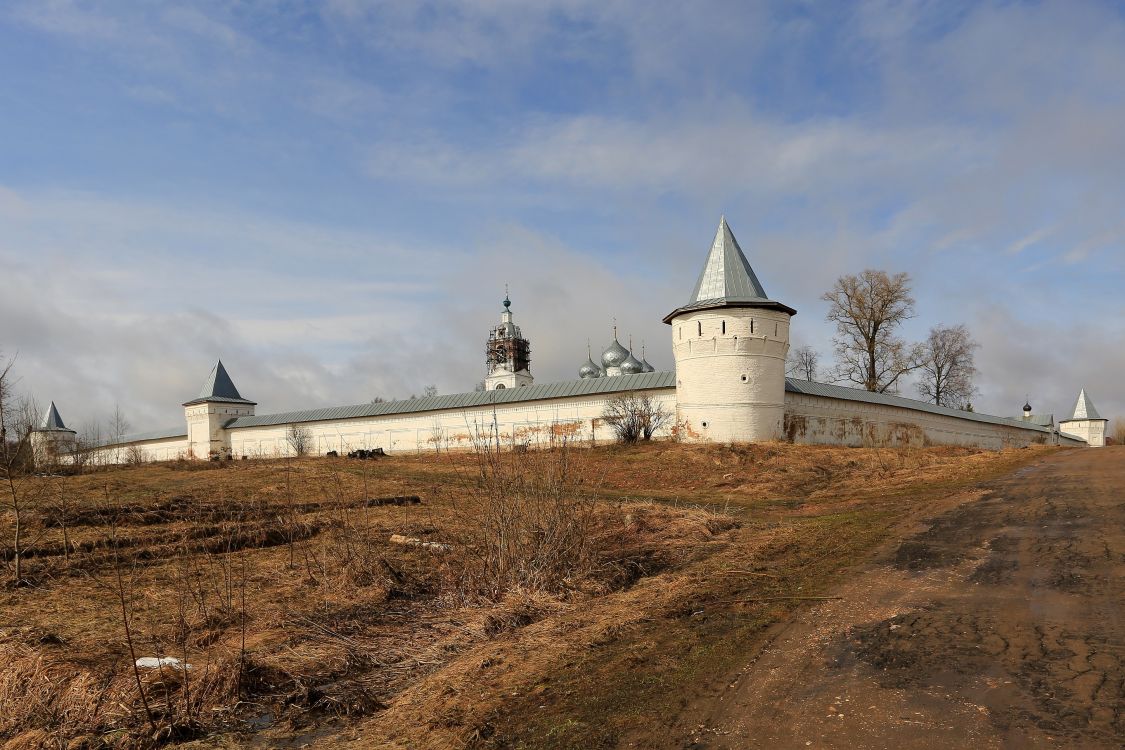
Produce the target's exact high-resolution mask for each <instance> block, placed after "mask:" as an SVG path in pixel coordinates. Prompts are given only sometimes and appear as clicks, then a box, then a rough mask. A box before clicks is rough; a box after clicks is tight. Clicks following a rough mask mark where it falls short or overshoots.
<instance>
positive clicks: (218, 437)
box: [184, 360, 257, 459]
mask: <svg viewBox="0 0 1125 750" xmlns="http://www.w3.org/2000/svg"><path fill="white" fill-rule="evenodd" d="M255 406H257V404H256V403H255V402H253V401H249V400H247V399H244V398H243V397H242V395H241V394H239V392H238V389H237V388H235V387H234V381H232V380H231V379H230V375H228V374H227V369H226V368H225V367H223V362H222V360H219V361H218V362H217V363H216V364H215V367H214V368H212V370H211V374H210V375H208V376H207V380H206V381H205V382H204V383H203V387H202V388H201V389H200V390H199V395H198V396H196V397H195V398H193V399H192V400H190V401H185V402H184V417H185V418H186V419H187V433H188V452H189V453H190V454H191V457H193V458H203V459H207V458H211V457H212V456H216V457H219V458H226V457H228V456H229V455H230V435H229V434H228V433H227V430H226V425H227V423H228V422H230V421H231V420H232V419H235V418H236V417H252V416H254V407H255Z"/></svg>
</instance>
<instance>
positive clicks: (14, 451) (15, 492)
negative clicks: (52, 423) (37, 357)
mask: <svg viewBox="0 0 1125 750" xmlns="http://www.w3.org/2000/svg"><path fill="white" fill-rule="evenodd" d="M15 361H16V360H15V357H12V358H11V359H7V360H4V359H3V358H0V482H3V485H4V490H3V496H2V497H3V500H2V502H3V507H4V508H5V510H7V511H8V513H7V514H8V515H10V516H11V519H12V582H13V583H14V584H15V585H17V586H20V585H23V584H24V583H25V579H24V571H23V558H24V552H25V549H24V547H25V545H24V535H25V533H26V531H27V514H28V512H29V510H30V508H31V506H32V505H34V503H35V499H36V498H35V497H34V496H33V495H34V494H35V485H34V484H30V483H29V482H28V476H27V474H28V469H29V468H30V467H31V465H32V456H31V434H32V431H33V429H34V426H35V414H34V412H33V411H32V408H31V406H30V403H29V402H23V403H20V402H18V401H17V399H16V394H15V377H14V376H13V374H12V367H13V366H14V365H15ZM40 486H42V485H40Z"/></svg>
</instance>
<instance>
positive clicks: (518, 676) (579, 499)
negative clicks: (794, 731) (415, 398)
mask: <svg viewBox="0 0 1125 750" xmlns="http://www.w3.org/2000/svg"><path fill="white" fill-rule="evenodd" d="M1046 450H1050V449H1046V448H1037V449H1025V450H1022V451H1007V452H1000V453H993V452H984V451H973V450H968V449H953V448H928V449H914V450H905V449H903V450H899V449H846V448H817V447H807V446H793V445H788V444H764V445H755V446H743V447H723V446H684V445H678V444H671V443H667V444H651V445H643V446H639V447H633V448H617V447H614V448H600V449H593V450H591V449H570V450H554V451H533V452H531V453H528V454H515V453H506V454H488V455H485V456H483V457H482V455H480V454H441V455H436V454H427V455H419V456H396V457H388V458H384V459H380V460H376V461H349V460H346V459H327V458H307V459H300V460H292V461H285V460H278V461H248V462H235V463H233V464H226V465H220V464H211V463H196V464H184V463H181V464H158V465H149V466H140V467H131V468H120V469H113V470H106V471H100V472H96V473H91V474H86V475H83V476H73V477H43V478H37V479H35V480H34V482H33V483H32V485H31V486H30V487H29V490H31V491H33V492H32V494H34V496H35V502H34V507H32V508H31V510H30V511H29V513H28V514H27V517H26V518H25V519H23V520H24V523H25V528H26V531H25V535H24V538H25V543H24V546H25V549H24V559H23V567H24V579H25V580H23V581H21V582H19V585H17V584H16V582H14V581H12V580H11V570H12V557H13V550H12V547H11V544H10V539H8V538H7V537H5V538H0V550H2V554H3V556H4V560H5V562H6V564H7V566H8V573H9V575H8V583H7V585H6V586H5V587H4V588H3V590H2V591H0V613H2V614H0V739H2V740H3V741H5V742H6V743H7V744H5V745H3V747H11V748H23V747H29V748H30V747H52V748H54V747H73V748H80V747H110V746H113V747H144V746H151V745H155V744H160V743H168V742H182V743H190V744H191V745H192V746H197V747H204V746H206V747H213V746H219V747H225V746H242V745H247V744H249V745H252V746H259V747H277V746H293V747H298V746H301V745H304V744H308V743H312V744H314V745H317V746H325V747H328V746H344V745H347V746H354V747H402V748H407V747H410V748H446V747H448V748H453V747H465V746H475V747H497V748H499V747H526V748H543V747H546V748H552V747H553V748H590V747H617V746H619V745H621V744H622V743H624V742H627V741H628V740H629V739H630V738H633V737H641V738H643V737H644V736H646V733H648V732H653V731H658V730H659V727H660V726H661V725H662V724H661V722H667V721H669V720H670V718H669V717H672V716H675V715H676V713H677V711H678V710H679V709H680V707H682V706H683V705H685V704H686V701H687V700H688V699H689V698H690V697H691V695H692V694H699V693H700V692H701V691H702V692H705V691H707V690H709V689H711V688H713V686H714V685H715V684H717V683H718V682H719V681H721V680H722V679H724V678H725V676H726V675H727V673H728V672H729V670H730V669H731V668H732V667H733V666H734V665H735V664H736V663H737V659H738V656H739V654H740V653H743V652H744V651H745V649H746V648H747V647H748V644H751V643H753V642H754V639H755V638H758V637H760V634H761V633H762V631H763V630H764V629H765V628H766V627H767V626H768V625H769V624H771V623H773V622H776V621H777V620H778V619H779V618H782V617H784V616H785V615H786V613H787V612H788V611H790V610H791V608H792V607H795V606H799V605H800V602H801V600H802V598H804V597H810V596H816V595H817V594H818V593H820V592H823V591H824V590H825V589H826V587H827V586H829V585H830V584H831V583H832V582H833V581H835V580H838V578H839V576H840V575H843V574H845V573H846V571H847V570H848V568H849V566H850V565H853V564H855V562H856V561H858V560H859V559H861V558H862V557H863V556H864V555H865V554H867V553H868V552H869V551H870V550H871V549H872V548H873V547H874V546H875V545H877V544H878V543H879V542H880V541H882V540H883V539H885V538H886V536H887V534H888V533H889V530H890V529H891V528H892V527H893V526H894V525H895V524H896V523H901V522H902V521H903V519H907V518H910V517H913V516H914V515H916V514H917V513H919V512H921V511H923V510H924V509H925V508H926V507H927V506H928V505H931V504H933V503H936V502H938V501H939V500H940V498H942V497H945V496H949V495H951V494H955V493H957V492H959V491H962V490H963V489H964V488H966V487H968V486H970V485H971V484H972V483H973V482H976V481H978V480H980V479H983V478H986V477H989V476H993V475H996V474H999V473H1001V472H1005V471H1008V470H1010V469H1012V468H1013V467H1015V466H1017V465H1020V464H1022V463H1025V462H1027V461H1030V460H1032V459H1034V457H1035V456H1037V455H1040V454H1041V453H1042V452H1043V451H1046ZM414 498H417V501H416V502H415V500H414ZM11 520H12V519H8V520H7V524H8V526H5V527H3V528H9V527H10V523H11ZM5 533H6V532H5ZM394 535H398V537H399V538H400V539H399V541H403V539H405V541H406V543H395V542H392V536H394ZM9 536H10V535H9ZM426 542H432V544H426ZM4 545H7V546H4ZM142 657H161V658H165V659H167V658H173V659H177V660H179V662H177V663H172V662H165V663H164V664H163V665H162V666H159V667H155V668H153V667H146V668H138V669H134V668H133V663H134V661H135V660H136V659H137V658H142ZM180 663H186V664H189V665H190V668H187V669H185V668H182V667H181V666H180Z"/></svg>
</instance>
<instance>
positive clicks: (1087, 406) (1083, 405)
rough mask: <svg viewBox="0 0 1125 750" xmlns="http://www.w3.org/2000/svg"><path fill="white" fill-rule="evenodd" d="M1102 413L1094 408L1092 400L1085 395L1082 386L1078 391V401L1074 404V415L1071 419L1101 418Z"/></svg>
mask: <svg viewBox="0 0 1125 750" xmlns="http://www.w3.org/2000/svg"><path fill="white" fill-rule="evenodd" d="M1101 418H1102V415H1101V414H1098V410H1097V409H1095V408H1094V402H1093V401H1091V400H1090V397H1089V396H1087V395H1086V389H1085V388H1083V389H1082V390H1081V391H1079V393H1078V403H1077V404H1075V405H1074V416H1073V417H1071V419H1101Z"/></svg>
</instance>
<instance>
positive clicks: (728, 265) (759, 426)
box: [664, 217, 797, 442]
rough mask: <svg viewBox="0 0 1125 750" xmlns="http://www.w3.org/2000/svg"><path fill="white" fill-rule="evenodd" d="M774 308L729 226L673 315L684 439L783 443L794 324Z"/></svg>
mask: <svg viewBox="0 0 1125 750" xmlns="http://www.w3.org/2000/svg"><path fill="white" fill-rule="evenodd" d="M796 314H797V311H796V310H794V309H793V308H791V307H789V306H787V305H783V304H781V303H780V302H776V301H774V300H771V299H770V298H769V297H768V296H766V292H765V289H763V288H762V284H761V282H759V281H758V277H757V275H755V273H754V270H753V269H752V268H751V267H750V263H749V261H747V260H746V256H745V254H743V252H742V248H741V247H739V245H738V241H737V240H736V239H735V238H734V233H733V232H731V230H730V227H729V226H728V225H727V221H726V217H722V218H720V219H719V228H718V231H716V232H715V239H714V241H712V243H711V250H710V252H709V253H708V255H707V260H706V262H705V263H704V264H703V272H702V273H701V274H700V275H699V280H698V281H697V282H696V284H695V290H694V291H693V292H692V295H691V299H690V300H689V301H688V303H687V304H686V305H684V306H683V307H679V308H677V309H675V310H673V311H672V312H671V313H669V314H668V315H667V316H666V317H665V318H664V322H665V323H667V324H669V325H671V326H672V353H673V356H674V357H675V361H676V412H677V414H676V417H677V421H678V422H679V423H680V425H681V428H682V430H683V433H684V434H685V435H687V436H689V437H691V438H693V439H698V440H712V441H716V442H757V441H763V440H777V439H779V438H780V437H781V436H782V429H783V423H784V419H785V357H786V356H787V355H788V353H789V319H790V318H791V317H792V316H794V315H796Z"/></svg>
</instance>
